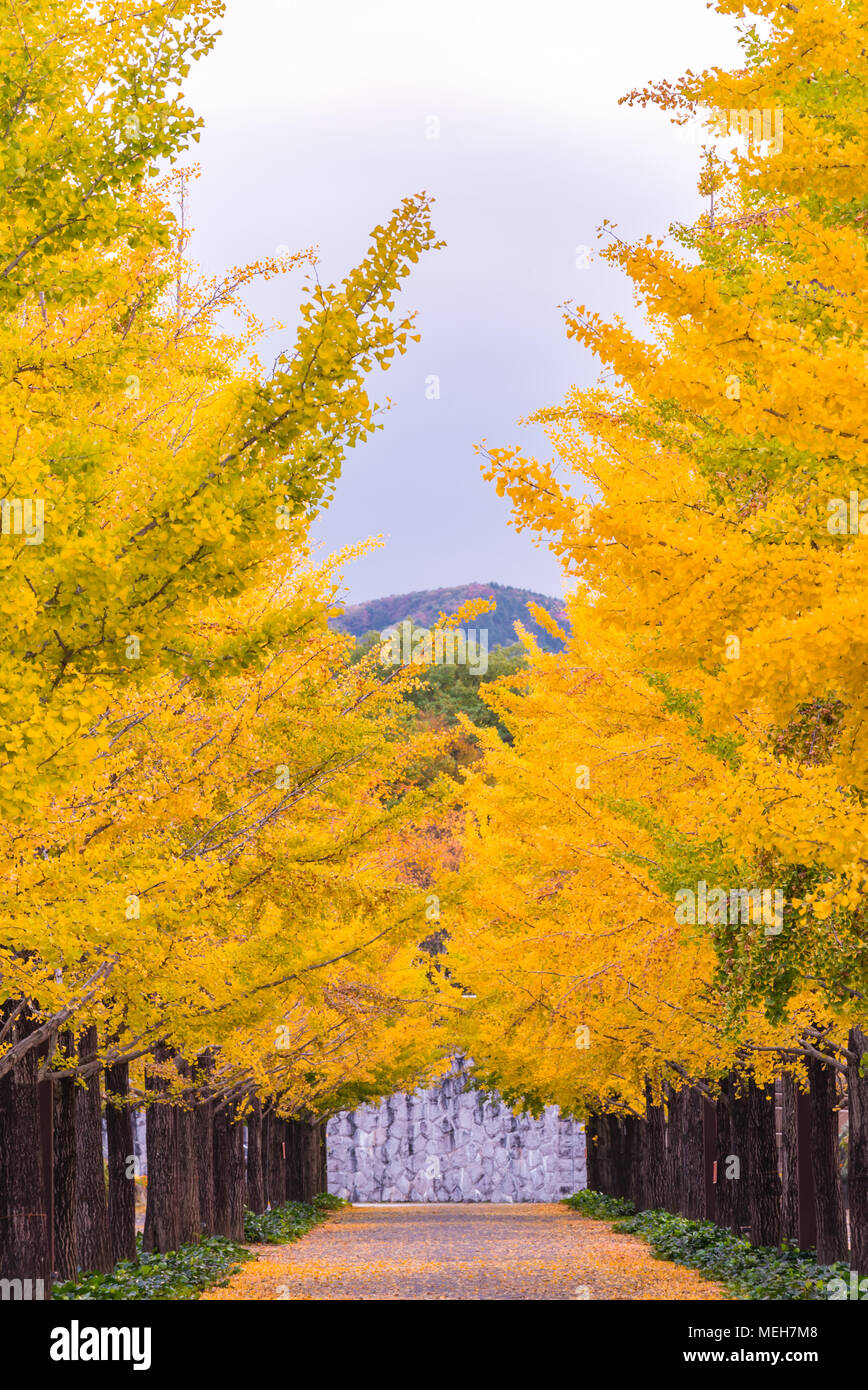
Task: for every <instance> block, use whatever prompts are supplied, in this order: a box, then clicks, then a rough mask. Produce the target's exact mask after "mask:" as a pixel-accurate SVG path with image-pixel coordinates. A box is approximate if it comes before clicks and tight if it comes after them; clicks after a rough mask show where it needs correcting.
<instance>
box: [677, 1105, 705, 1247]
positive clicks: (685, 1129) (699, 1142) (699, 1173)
mask: <svg viewBox="0 0 868 1390" xmlns="http://www.w3.org/2000/svg"><path fill="white" fill-rule="evenodd" d="M680 1110H681V1214H682V1216H686V1217H688V1218H689V1219H690V1220H691V1221H701V1220H702V1218H703V1217H704V1216H705V1131H704V1130H703V1127H702V1093H701V1091H699V1090H697V1088H696V1087H695V1086H688V1087H686V1088H685V1089H684V1090H683V1091H682V1092H681V1106H680Z"/></svg>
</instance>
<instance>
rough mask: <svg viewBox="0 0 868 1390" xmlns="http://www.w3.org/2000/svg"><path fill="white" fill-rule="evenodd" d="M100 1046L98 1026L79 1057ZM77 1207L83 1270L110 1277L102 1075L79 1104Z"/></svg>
mask: <svg viewBox="0 0 868 1390" xmlns="http://www.w3.org/2000/svg"><path fill="white" fill-rule="evenodd" d="M98 1047H99V1035H98V1033H97V1030H96V1028H95V1027H90V1028H84V1029H82V1032H81V1033H80V1035H79V1043H78V1048H79V1056H80V1057H89V1056H90V1055H91V1054H93V1053H95V1052H96V1051H97V1049H98ZM75 1151H76V1152H75V1160H76V1205H75V1244H76V1249H77V1251H78V1263H79V1265H80V1267H81V1269H82V1270H84V1271H86V1272H88V1273H94V1274H108V1273H110V1272H111V1270H113V1269H114V1260H113V1259H112V1243H111V1236H110V1234H109V1220H108V1204H107V1201H106V1181H105V1165H104V1162H103V1156H102V1097H101V1095H100V1073H99V1072H98V1071H94V1072H91V1074H90V1075H89V1076H88V1078H87V1081H86V1083H85V1085H84V1086H81V1085H79V1087H78V1096H77V1098H76V1102H75Z"/></svg>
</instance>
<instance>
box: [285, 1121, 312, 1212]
mask: <svg viewBox="0 0 868 1390" xmlns="http://www.w3.org/2000/svg"><path fill="white" fill-rule="evenodd" d="M319 1168H320V1158H319V1126H318V1125H317V1124H316V1123H314V1122H309V1121H307V1120H290V1121H289V1122H288V1124H287V1143H286V1199H287V1201H288V1202H312V1201H313V1199H314V1197H315V1195H316V1191H317V1183H318V1181H319Z"/></svg>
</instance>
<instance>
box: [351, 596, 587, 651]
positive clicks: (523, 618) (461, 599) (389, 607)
mask: <svg viewBox="0 0 868 1390" xmlns="http://www.w3.org/2000/svg"><path fill="white" fill-rule="evenodd" d="M472 598H493V599H494V600H495V602H496V603H497V609H496V610H495V611H493V612H491V613H486V614H484V616H483V617H482V618H481V619H480V620H479V623H480V626H482V627H484V628H487V629H488V645H489V647H510V646H512V644H513V643H514V642H515V640H516V634H515V624H516V622H520V623H523V624H524V626H525V627H526V628H527V629H528V631H529V632H532V633H533V635H534V637H535V638H536V639H537V641H538V642H539V644H540V646H541V647H542V649H543V651H547V652H555V651H560V650H561V646H562V644H561V643H560V642H558V641H557V639H556V638H554V637H552V636H551V635H550V634H549V633H548V632H546V631H545V630H544V629H543V628H541V627H540V626H539V624H538V623H536V622H534V620H533V618H532V617H531V615H530V613H529V612H528V610H527V605H528V604H529V603H536V604H539V606H540V607H541V608H545V609H546V610H547V611H548V612H549V613H551V614H552V615H553V617H555V618H556V619H557V621H558V622H563V620H564V616H565V614H564V605H563V600H562V599H558V598H552V597H551V596H550V595H548V594H537V593H534V592H533V590H531V589H516V588H514V587H513V586H512V585H511V584H459V585H456V586H455V587H454V588H451V589H418V590H416V591H415V592H413V593H410V594H388V595H387V596H386V597H385V598H375V599H369V600H368V602H367V603H355V604H351V605H350V606H349V607H348V608H346V609H345V610H344V612H343V614H341V616H340V617H338V618H334V619H333V620H332V626H333V627H334V628H335V629H336V630H337V631H338V632H351V633H352V634H353V636H354V637H363V636H364V635H365V633H367V632H382V630H383V628H386V627H391V626H392V625H393V624H395V623H400V622H402V621H403V619H404V618H412V620H413V622H414V623H416V624H418V625H420V626H423V627H433V625H434V624H435V623H436V622H437V617H438V615H439V614H440V613H454V612H455V610H456V609H458V608H460V607H461V605H462V604H463V603H466V602H467V600H468V599H472Z"/></svg>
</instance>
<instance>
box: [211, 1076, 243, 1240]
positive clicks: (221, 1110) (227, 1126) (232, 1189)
mask: <svg viewBox="0 0 868 1390" xmlns="http://www.w3.org/2000/svg"><path fill="white" fill-rule="evenodd" d="M245 1187H246V1183H245V1176H244V1127H243V1125H242V1124H241V1122H240V1120H238V1119H237V1107H236V1106H235V1105H234V1104H233V1105H231V1106H230V1105H228V1104H225V1103H224V1104H223V1105H218V1106H217V1107H216V1108H215V1112H214V1225H215V1228H216V1234H217V1235H218V1236H226V1237H227V1238H228V1239H229V1240H238V1241H241V1240H243V1239H244V1194H245Z"/></svg>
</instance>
